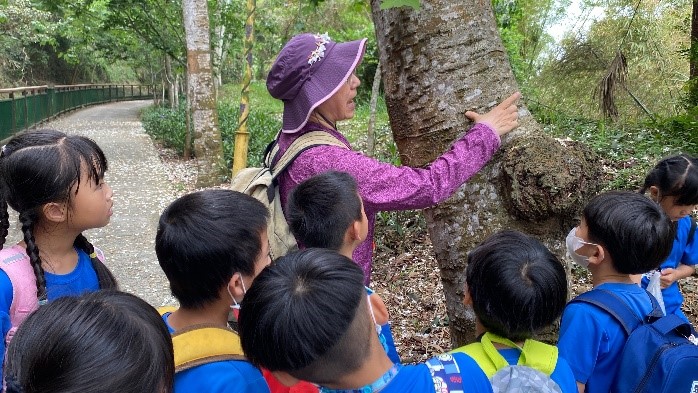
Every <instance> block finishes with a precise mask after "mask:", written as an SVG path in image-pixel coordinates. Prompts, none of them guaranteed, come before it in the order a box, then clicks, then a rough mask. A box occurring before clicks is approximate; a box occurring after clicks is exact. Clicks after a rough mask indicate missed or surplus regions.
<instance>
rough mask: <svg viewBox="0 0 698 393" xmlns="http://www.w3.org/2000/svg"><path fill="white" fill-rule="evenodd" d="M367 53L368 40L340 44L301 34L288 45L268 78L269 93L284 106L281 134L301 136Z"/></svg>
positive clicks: (326, 37) (325, 38)
mask: <svg viewBox="0 0 698 393" xmlns="http://www.w3.org/2000/svg"><path fill="white" fill-rule="evenodd" d="M365 50H366V38H363V39H360V40H357V41H350V42H344V43H337V42H334V41H332V40H331V39H330V37H329V36H328V35H327V33H325V34H309V33H305V34H299V35H297V36H295V37H293V38H291V40H290V41H289V42H288V43H286V46H284V48H283V49H282V50H281V53H279V56H278V57H277V58H276V61H275V62H274V65H273V66H272V67H271V71H269V76H268V77H267V90H268V91H269V94H271V96H272V97H274V98H276V99H279V100H282V101H283V102H284V119H283V126H282V128H281V131H282V132H285V133H294V132H298V131H299V130H300V129H301V128H303V126H304V125H305V123H307V122H308V118H309V117H310V114H311V113H312V112H313V110H314V109H315V108H317V107H318V105H320V104H322V103H323V102H325V101H327V100H328V99H329V98H330V97H332V96H333V95H334V93H336V92H337V90H339V88H340V87H342V84H343V83H344V82H345V81H346V80H347V78H349V75H351V73H352V72H353V71H354V69H355V68H356V66H357V65H358V64H359V63H360V62H361V59H362V58H363V56H364V51H365Z"/></svg>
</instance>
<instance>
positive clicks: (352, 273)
mask: <svg viewBox="0 0 698 393" xmlns="http://www.w3.org/2000/svg"><path fill="white" fill-rule="evenodd" d="M363 282H364V276H363V272H362V270H361V268H360V267H358V266H357V265H356V264H355V263H354V262H353V261H352V260H351V259H349V258H347V257H346V256H344V255H341V254H338V253H336V252H334V251H331V250H326V249H319V248H311V249H306V250H302V251H299V252H295V253H291V254H288V255H286V256H284V257H281V258H279V259H278V260H277V261H276V262H275V263H274V264H273V265H271V266H270V267H268V268H267V269H265V270H264V271H263V272H262V273H261V274H260V275H259V276H258V277H257V279H256V280H255V284H254V286H252V288H250V290H249V291H248V293H247V296H245V299H244V300H243V304H242V309H241V310H240V337H241V340H242V348H243V349H244V350H245V354H246V355H247V356H248V358H249V359H250V361H251V362H252V363H254V364H257V365H259V366H262V367H265V368H267V369H269V370H270V371H271V372H272V373H274V375H275V376H276V377H277V378H278V379H279V380H280V381H282V382H283V383H284V384H286V385H288V386H291V385H293V384H294V383H296V382H297V381H298V380H305V381H310V382H312V383H315V384H319V385H321V386H322V387H321V392H335V391H337V390H341V391H344V390H346V389H354V390H352V391H361V392H378V391H380V392H381V393H397V392H399V393H408V392H434V391H435V385H436V387H437V388H439V389H445V385H449V388H452V389H450V390H451V391H456V390H465V389H464V388H463V387H464V386H467V391H468V392H491V389H492V388H491V386H490V383H489V381H488V380H487V377H486V376H485V374H484V373H483V372H482V371H481V370H480V369H479V367H478V366H477V364H476V363H475V362H474V361H473V360H472V359H471V358H470V357H468V356H467V355H464V354H462V353H456V354H453V355H452V356H451V355H442V356H441V357H439V358H438V359H436V358H434V359H430V361H429V362H428V363H427V364H418V365H405V366H403V365H400V364H395V363H393V362H392V361H391V360H390V358H388V355H387V354H386V353H385V350H384V349H383V348H382V346H381V344H380V342H379V340H378V335H377V334H376V328H379V326H378V323H377V322H376V318H375V315H376V312H385V310H376V309H374V307H381V305H380V304H375V303H374V302H371V301H370V300H369V296H367V295H366V289H365V287H364V284H363ZM432 372H433V373H434V377H432ZM452 384H457V385H458V387H457V388H455V387H453V386H451V385H452ZM438 391H442V390H438ZM443 391H445V390H443Z"/></svg>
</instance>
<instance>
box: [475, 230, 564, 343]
mask: <svg viewBox="0 0 698 393" xmlns="http://www.w3.org/2000/svg"><path fill="white" fill-rule="evenodd" d="M465 272H466V273H465V274H466V278H465V281H466V283H467V284H468V292H469V294H470V298H471V299H472V302H473V310H474V311H475V314H476V315H477V317H478V319H479V320H480V323H482V325H483V326H484V327H485V328H486V329H487V330H488V331H490V332H492V333H494V334H497V335H499V336H501V337H505V338H508V339H510V340H512V341H521V340H525V339H527V338H530V337H531V336H532V335H533V333H535V332H536V331H538V330H540V329H542V328H544V327H546V326H548V325H550V324H552V323H553V322H554V321H555V320H556V319H557V318H558V317H560V315H561V314H562V310H563V309H564V307H565V303H566V302H567V279H566V277H565V269H564V268H563V267H562V264H561V263H560V261H559V260H558V259H557V257H555V255H554V254H553V253H551V252H550V251H549V250H548V249H547V248H546V247H545V246H544V245H543V244H542V243H541V242H539V241H538V240H536V239H534V238H532V237H530V236H528V235H524V234H523V233H521V232H517V231H510V230H507V231H502V232H499V233H496V234H494V235H492V236H490V237H489V238H487V239H486V240H485V241H484V242H482V243H481V244H480V245H479V246H477V247H476V248H475V249H474V250H472V251H471V252H470V253H469V254H468V267H467V268H466V271H465Z"/></svg>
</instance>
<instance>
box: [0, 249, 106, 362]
mask: <svg viewBox="0 0 698 393" xmlns="http://www.w3.org/2000/svg"><path fill="white" fill-rule="evenodd" d="M76 251H77V252H78V263H77V265H76V266H75V269H73V271H72V272H70V273H68V274H53V273H49V272H44V278H45V279H46V295H47V298H48V301H49V302H51V301H53V300H55V299H58V298H59V297H63V296H77V295H82V294H83V293H86V292H94V291H97V290H99V280H98V279H97V272H95V269H94V268H93V267H92V262H91V261H90V256H89V255H87V253H86V252H85V251H83V250H79V249H76ZM11 305H12V282H10V278H9V277H8V276H7V273H5V272H4V271H3V270H0V326H2V337H3V339H2V340H0V353H3V354H4V353H5V349H6V348H5V339H4V337H5V336H6V335H7V332H8V331H10V328H11V327H12V324H11V323H10V306H11ZM2 372H4V369H3V368H2V367H1V366H0V373H2Z"/></svg>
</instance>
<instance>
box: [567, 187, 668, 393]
mask: <svg viewBox="0 0 698 393" xmlns="http://www.w3.org/2000/svg"><path fill="white" fill-rule="evenodd" d="M673 238H674V228H673V227H672V225H671V221H670V220H669V217H668V216H667V215H666V214H665V213H664V211H663V210H662V209H661V208H660V207H659V206H658V205H657V204H656V203H654V202H652V201H651V200H649V199H648V198H646V197H644V196H642V195H640V194H638V193H631V192H608V193H604V194H601V195H598V196H596V197H595V198H593V199H592V200H591V201H590V202H589V203H588V204H587V205H586V207H585V208H584V211H583V214H582V220H581V222H580V224H579V226H578V227H576V228H573V229H572V230H571V231H570V233H569V235H568V236H567V239H566V244H567V251H568V253H569V255H570V257H571V258H572V260H573V261H574V262H575V263H577V264H579V265H581V266H583V267H587V268H588V269H589V271H590V272H591V276H592V282H593V285H594V289H592V290H596V289H604V290H607V291H610V292H613V293H614V294H615V295H617V296H618V297H620V298H621V299H622V300H623V301H625V303H626V304H627V305H628V306H629V307H630V308H631V309H632V310H633V311H634V312H635V313H636V314H637V316H638V317H639V318H641V319H644V317H645V316H646V315H647V314H649V313H650V312H651V311H652V308H653V307H652V301H651V298H650V296H651V295H650V294H649V293H648V292H647V291H645V290H644V289H642V288H640V287H639V286H638V285H637V284H636V283H635V282H634V281H633V278H632V277H631V276H632V275H635V274H640V273H643V272H646V271H649V270H652V269H655V268H657V266H659V264H660V262H661V261H663V260H664V259H665V258H666V257H667V256H668V255H669V251H670V250H671V244H672V241H673ZM626 339H627V336H626V334H625V331H624V329H623V327H622V326H621V325H620V324H619V323H618V322H617V321H616V320H615V318H614V317H612V316H611V315H610V314H608V313H607V312H605V311H603V310H601V309H600V308H597V307H596V306H593V305H591V304H586V303H580V302H575V303H571V304H569V305H568V306H567V307H566V308H565V311H564V312H563V314H562V324H561V326H560V340H559V342H558V348H559V349H560V355H561V356H562V357H564V358H565V359H566V360H567V361H568V362H569V364H570V367H571V368H572V372H573V373H574V376H575V379H576V380H577V387H578V389H579V392H590V393H602V392H603V393H608V391H609V389H610V386H611V383H612V382H613V380H614V378H615V376H616V372H617V370H618V362H619V360H620V355H621V353H622V351H623V347H624V346H625V341H626Z"/></svg>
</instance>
